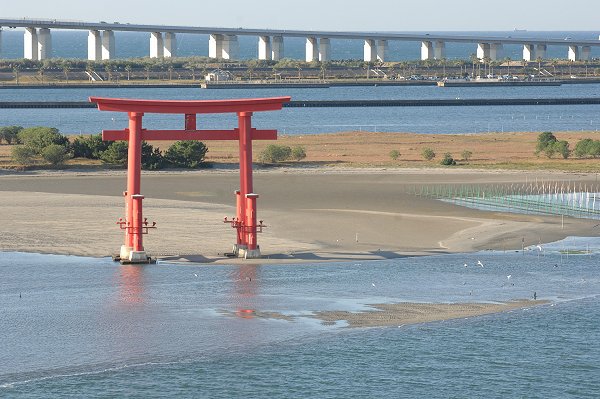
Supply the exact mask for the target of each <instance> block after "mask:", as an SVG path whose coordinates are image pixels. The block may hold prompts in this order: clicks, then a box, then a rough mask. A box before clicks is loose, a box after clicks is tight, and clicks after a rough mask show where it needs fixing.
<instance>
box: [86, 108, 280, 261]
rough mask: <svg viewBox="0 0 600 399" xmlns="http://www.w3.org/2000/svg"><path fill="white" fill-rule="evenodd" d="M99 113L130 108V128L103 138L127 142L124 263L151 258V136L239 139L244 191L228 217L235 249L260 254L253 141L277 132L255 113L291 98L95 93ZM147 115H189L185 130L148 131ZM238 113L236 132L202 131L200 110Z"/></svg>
mask: <svg viewBox="0 0 600 399" xmlns="http://www.w3.org/2000/svg"><path fill="white" fill-rule="evenodd" d="M89 100H90V102H92V103H96V104H97V105H98V109H99V110H100V111H113V112H127V113H128V115H129V128H127V129H123V130H103V131H102V139H103V140H110V141H115V140H127V141H129V149H128V156H127V191H125V192H124V193H123V194H124V196H125V204H126V206H125V218H124V219H119V222H117V223H118V224H119V225H120V227H121V229H123V230H124V231H125V242H124V244H123V245H122V246H121V251H120V253H119V256H118V257H116V258H117V259H119V260H120V261H121V263H149V262H150V261H151V259H150V257H149V256H148V255H147V254H146V251H145V250H144V246H143V239H142V237H143V235H144V234H147V233H148V229H151V228H154V227H155V223H153V224H152V225H149V224H148V222H147V220H146V219H145V218H144V217H143V214H142V200H143V199H144V196H143V195H142V194H141V192H140V191H141V189H140V188H141V168H142V141H150V140H200V141H207V140H238V141H239V146H240V189H239V190H237V191H235V195H236V205H237V213H236V216H235V218H234V219H233V220H229V219H227V218H225V222H226V223H230V224H231V225H232V227H234V228H235V229H236V231H237V235H236V237H237V238H236V243H235V245H234V246H233V252H234V254H235V255H236V256H239V257H244V258H258V257H260V247H259V246H258V242H257V237H256V236H257V233H259V232H261V231H262V228H263V227H264V225H263V224H262V220H261V221H257V216H256V199H257V198H258V194H255V193H254V189H253V186H252V140H276V139H277V130H257V129H254V128H253V127H252V114H253V113H254V112H260V111H276V110H280V109H281V108H282V106H283V103H286V102H288V101H290V97H273V98H255V99H238V100H208V101H173V100H130V99H119V98H99V97H90V99H89ZM147 113H157V114H182V115H184V116H185V119H184V126H185V128H184V129H183V130H147V129H144V128H142V117H143V116H144V114H147ZM216 113H235V114H237V117H238V128H236V129H232V130H197V129H196V116H197V114H216Z"/></svg>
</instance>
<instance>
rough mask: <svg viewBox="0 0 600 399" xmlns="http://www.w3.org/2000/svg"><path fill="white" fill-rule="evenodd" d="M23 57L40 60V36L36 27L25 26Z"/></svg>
mask: <svg viewBox="0 0 600 399" xmlns="http://www.w3.org/2000/svg"><path fill="white" fill-rule="evenodd" d="M23 58H25V59H27V60H33V61H37V60H38V38H37V29H36V28H25V33H24V35H23Z"/></svg>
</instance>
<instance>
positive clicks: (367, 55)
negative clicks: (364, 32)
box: [363, 39, 377, 62]
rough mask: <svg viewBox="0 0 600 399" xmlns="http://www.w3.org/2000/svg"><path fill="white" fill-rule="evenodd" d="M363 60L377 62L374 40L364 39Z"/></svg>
mask: <svg viewBox="0 0 600 399" xmlns="http://www.w3.org/2000/svg"><path fill="white" fill-rule="evenodd" d="M363 60H364V61H366V62H375V61H377V44H376V43H375V40H373V39H365V45H364V57H363Z"/></svg>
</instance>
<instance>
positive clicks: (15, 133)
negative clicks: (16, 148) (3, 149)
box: [0, 126, 23, 144]
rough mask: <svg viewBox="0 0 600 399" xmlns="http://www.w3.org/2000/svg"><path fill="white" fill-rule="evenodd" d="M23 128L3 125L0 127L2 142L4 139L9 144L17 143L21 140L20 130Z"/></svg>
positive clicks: (0, 139) (0, 140)
mask: <svg viewBox="0 0 600 399" xmlns="http://www.w3.org/2000/svg"><path fill="white" fill-rule="evenodd" d="M21 130H23V128H22V127H21V126H3V127H0V143H1V142H2V141H3V140H4V141H6V143H7V144H16V143H18V142H19V132H20V131H21Z"/></svg>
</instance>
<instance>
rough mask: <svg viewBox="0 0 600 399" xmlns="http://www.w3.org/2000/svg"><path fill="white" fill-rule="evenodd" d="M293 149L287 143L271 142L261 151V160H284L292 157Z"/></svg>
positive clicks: (271, 161)
mask: <svg viewBox="0 0 600 399" xmlns="http://www.w3.org/2000/svg"><path fill="white" fill-rule="evenodd" d="M291 156H292V149H291V148H290V147H288V146H287V145H277V144H269V145H268V146H267V148H265V149H264V150H262V151H261V153H260V155H259V160H260V162H262V163H277V162H284V161H287V160H289V159H290V158H291Z"/></svg>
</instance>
